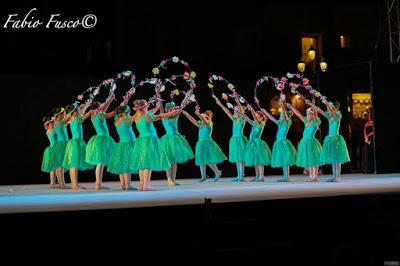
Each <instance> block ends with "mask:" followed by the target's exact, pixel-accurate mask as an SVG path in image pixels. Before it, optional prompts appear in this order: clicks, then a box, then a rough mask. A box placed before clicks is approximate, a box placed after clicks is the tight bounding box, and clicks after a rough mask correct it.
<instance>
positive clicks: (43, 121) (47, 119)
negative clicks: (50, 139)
mask: <svg viewBox="0 0 400 266" xmlns="http://www.w3.org/2000/svg"><path fill="white" fill-rule="evenodd" d="M50 120H51V117H48V116H43V118H42V123H43V124H44V123H46V122H47V121H50Z"/></svg>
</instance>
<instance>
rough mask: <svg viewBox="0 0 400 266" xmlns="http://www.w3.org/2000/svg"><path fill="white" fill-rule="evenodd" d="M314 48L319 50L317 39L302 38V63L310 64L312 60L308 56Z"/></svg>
mask: <svg viewBox="0 0 400 266" xmlns="http://www.w3.org/2000/svg"><path fill="white" fill-rule="evenodd" d="M311 47H313V48H314V49H317V38H316V37H311V36H303V37H301V54H302V56H301V61H303V62H305V63H308V62H309V61H310V59H309V58H308V56H307V53H308V50H309V49H310V48H311Z"/></svg>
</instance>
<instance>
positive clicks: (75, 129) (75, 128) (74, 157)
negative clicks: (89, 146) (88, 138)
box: [63, 115, 92, 171]
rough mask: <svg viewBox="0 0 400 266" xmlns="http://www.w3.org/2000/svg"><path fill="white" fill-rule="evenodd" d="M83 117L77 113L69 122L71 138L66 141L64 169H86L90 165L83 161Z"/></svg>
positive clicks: (84, 153) (84, 151)
mask: <svg viewBox="0 0 400 266" xmlns="http://www.w3.org/2000/svg"><path fill="white" fill-rule="evenodd" d="M82 123H83V117H82V116H81V115H78V116H77V117H75V118H74V120H73V121H72V122H70V123H69V128H70V130H71V133H72V138H71V139H70V140H69V141H68V143H67V148H66V150H65V155H64V162H63V166H64V168H65V169H72V168H77V169H78V170H79V171H82V170H88V169H90V168H92V166H91V165H90V164H88V163H86V162H85V155H86V142H85V141H84V140H83V127H82Z"/></svg>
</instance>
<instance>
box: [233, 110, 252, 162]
mask: <svg viewBox="0 0 400 266" xmlns="http://www.w3.org/2000/svg"><path fill="white" fill-rule="evenodd" d="M232 123H233V126H232V137H231V138H230V140H229V162H231V163H242V162H244V160H245V158H244V157H245V156H244V155H245V152H246V145H247V142H248V140H247V138H246V137H245V136H244V135H243V129H244V126H245V125H246V120H244V118H243V117H235V116H232Z"/></svg>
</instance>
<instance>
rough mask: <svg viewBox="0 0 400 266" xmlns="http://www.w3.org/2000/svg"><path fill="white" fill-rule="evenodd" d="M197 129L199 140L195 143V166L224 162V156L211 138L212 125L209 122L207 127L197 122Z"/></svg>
mask: <svg viewBox="0 0 400 266" xmlns="http://www.w3.org/2000/svg"><path fill="white" fill-rule="evenodd" d="M198 127H199V140H198V141H197V143H196V149H195V153H196V160H195V163H196V165H198V166H204V165H210V164H219V163H222V162H223V161H225V160H226V159H227V158H226V156H225V154H224V153H223V152H222V150H221V148H220V147H219V146H218V144H217V143H216V142H215V141H214V140H213V139H212V137H211V134H212V130H213V123H212V122H210V124H209V125H207V124H204V123H203V122H202V121H198Z"/></svg>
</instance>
